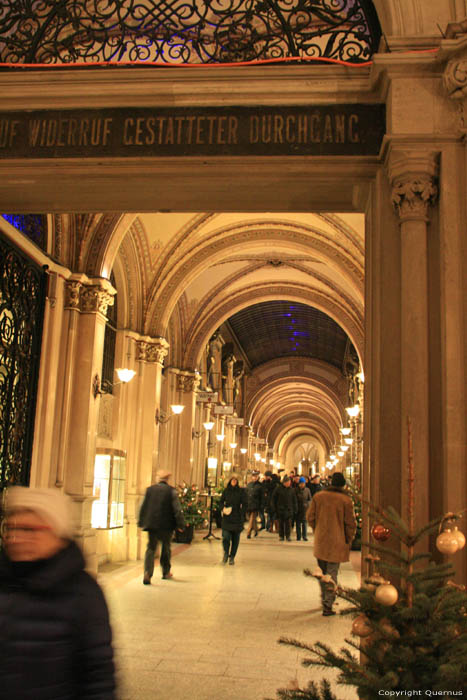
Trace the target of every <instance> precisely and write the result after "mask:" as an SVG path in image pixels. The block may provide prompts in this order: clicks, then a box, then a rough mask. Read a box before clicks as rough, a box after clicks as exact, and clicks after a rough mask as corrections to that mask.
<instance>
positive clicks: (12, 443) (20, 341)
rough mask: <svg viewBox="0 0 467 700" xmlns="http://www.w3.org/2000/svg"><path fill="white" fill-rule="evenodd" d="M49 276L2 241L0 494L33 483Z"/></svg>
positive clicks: (0, 249)
mask: <svg viewBox="0 0 467 700" xmlns="http://www.w3.org/2000/svg"><path fill="white" fill-rule="evenodd" d="M45 289H46V274H45V272H44V270H43V269H42V268H40V267H38V266H37V265H35V264H34V263H33V262H31V261H30V260H29V259H27V258H26V257H25V256H24V255H23V254H22V253H21V252H20V251H19V250H18V249H17V248H16V247H15V246H13V245H12V244H11V243H10V242H9V241H7V240H5V239H4V238H2V237H1V236H0V489H2V488H4V487H5V486H6V485H8V484H12V483H15V484H23V485H27V484H28V483H29V475H30V466H31V452H32V442H33V431H34V417H35V407H36V394H37V378H38V373H39V360H40V347H41V338H42V320H43V315H44V302H45Z"/></svg>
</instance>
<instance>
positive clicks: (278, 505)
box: [272, 484, 297, 520]
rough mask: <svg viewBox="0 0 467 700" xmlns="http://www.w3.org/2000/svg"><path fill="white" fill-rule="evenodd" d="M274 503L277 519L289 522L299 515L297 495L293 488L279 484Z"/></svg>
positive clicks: (273, 499) (273, 497) (274, 494)
mask: <svg viewBox="0 0 467 700" xmlns="http://www.w3.org/2000/svg"><path fill="white" fill-rule="evenodd" d="M272 503H273V508H274V513H275V515H276V517H277V518H280V519H282V520H287V518H293V517H294V515H296V513H297V495H296V493H295V489H294V488H293V487H292V486H284V484H279V486H278V487H277V488H276V490H275V491H274V493H273V494H272Z"/></svg>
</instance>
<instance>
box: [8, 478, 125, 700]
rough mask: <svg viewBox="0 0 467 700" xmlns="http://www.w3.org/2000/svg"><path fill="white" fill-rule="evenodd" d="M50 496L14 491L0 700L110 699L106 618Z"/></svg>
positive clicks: (61, 504)
mask: <svg viewBox="0 0 467 700" xmlns="http://www.w3.org/2000/svg"><path fill="white" fill-rule="evenodd" d="M70 512H71V503H70V501H69V499H68V498H67V497H65V496H64V495H62V494H61V493H60V491H58V490H57V489H33V488H27V487H23V486H14V487H11V488H9V489H8V490H7V492H6V496H5V518H4V521H3V523H2V538H3V547H2V550H1V552H0V628H1V634H0V677H1V690H0V696H1V697H2V698H12V699H13V698H17V699H18V700H20V699H21V700H114V698H115V671H114V662H113V651H112V643H111V638H112V634H111V628H110V623H109V614H108V609H107V605H106V602H105V598H104V595H103V593H102V590H101V588H100V587H99V585H98V584H97V582H96V581H95V580H94V578H92V576H90V575H89V574H87V573H86V572H85V570H84V566H85V562H84V558H83V555H82V553H81V550H80V549H79V547H78V546H77V544H76V543H75V542H73V540H72V537H73V526H72V522H71V517H70Z"/></svg>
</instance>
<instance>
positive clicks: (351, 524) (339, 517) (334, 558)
mask: <svg viewBox="0 0 467 700" xmlns="http://www.w3.org/2000/svg"><path fill="white" fill-rule="evenodd" d="M345 484H346V481H345V477H344V475H343V474H341V472H334V474H333V475H332V478H331V486H329V487H328V488H327V489H324V490H323V491H319V492H318V493H316V494H315V495H314V496H313V499H312V501H311V505H310V507H309V509H308V513H307V518H308V522H309V524H310V525H311V527H312V528H313V531H314V534H315V543H314V554H315V557H316V559H317V560H318V564H319V567H320V569H321V571H322V572H323V578H324V577H327V579H328V580H326V579H325V580H324V581H323V578H321V579H320V585H321V600H322V603H323V615H326V616H327V615H335V612H334V611H333V609H332V604H333V603H334V600H335V598H336V586H337V573H338V571H339V564H340V563H341V562H344V561H349V552H350V545H351V544H352V540H353V538H354V536H355V532H356V529H357V522H356V520H355V513H354V509H353V503H352V499H351V498H350V496H348V495H347V494H346V493H345V491H344V486H345ZM329 577H330V578H331V579H332V581H334V583H332V581H330V580H329ZM334 584H335V585H334Z"/></svg>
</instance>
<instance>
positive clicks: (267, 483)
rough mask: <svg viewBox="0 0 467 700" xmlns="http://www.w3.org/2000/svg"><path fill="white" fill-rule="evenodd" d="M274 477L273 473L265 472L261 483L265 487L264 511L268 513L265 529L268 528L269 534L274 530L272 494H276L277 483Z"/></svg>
mask: <svg viewBox="0 0 467 700" xmlns="http://www.w3.org/2000/svg"><path fill="white" fill-rule="evenodd" d="M272 477H273V474H272V472H271V471H266V472H264V480H263V481H262V483H261V485H262V487H263V504H264V510H265V512H266V523H265V527H266V530H267V531H268V532H272V528H273V524H274V517H273V510H272V504H271V499H272V494H273V492H274V489H275V488H276V483H275V481H274V480H273V478H272Z"/></svg>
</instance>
